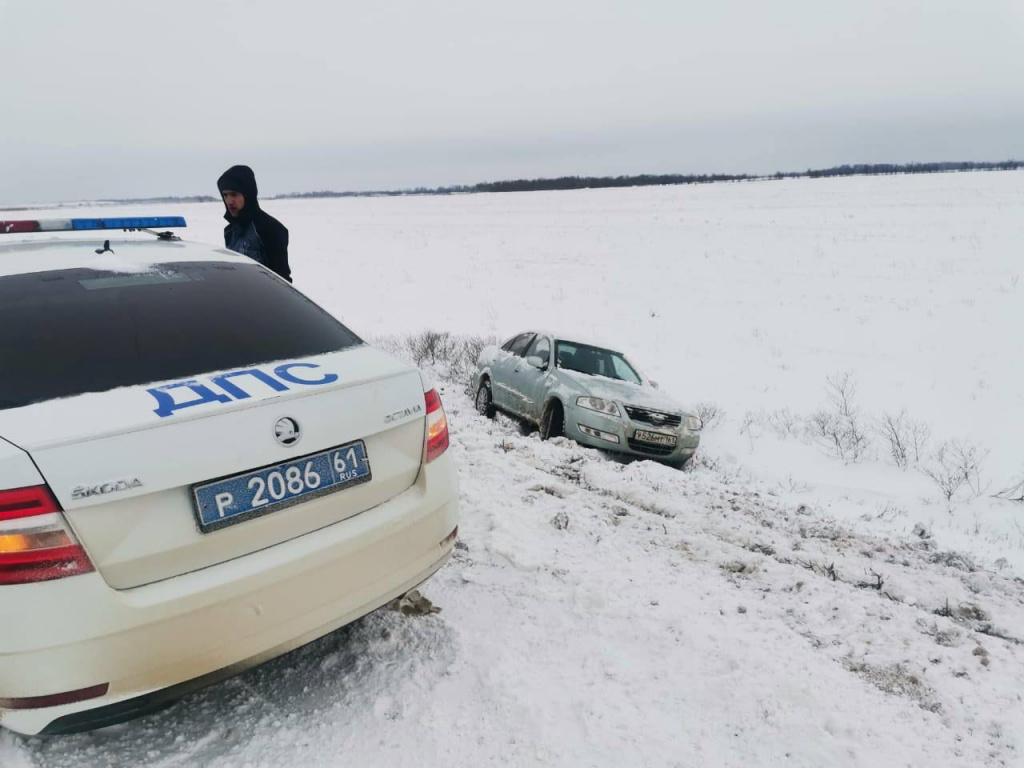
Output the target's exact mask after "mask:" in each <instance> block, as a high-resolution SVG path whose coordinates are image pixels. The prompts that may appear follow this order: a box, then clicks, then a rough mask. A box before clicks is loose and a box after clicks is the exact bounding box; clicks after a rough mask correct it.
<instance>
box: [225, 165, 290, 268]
mask: <svg viewBox="0 0 1024 768" xmlns="http://www.w3.org/2000/svg"><path fill="white" fill-rule="evenodd" d="M217 189H219V190H220V196H221V197H222V198H223V200H224V207H225V208H226V209H227V211H226V212H225V214H224V218H225V219H227V222H228V225H227V226H226V227H224V245H225V246H227V248H228V249H230V250H232V251H235V252H236V253H241V254H242V255H244V256H248V257H249V258H250V259H252V260H253V261H258V262H259V263H260V264H262V265H263V266H265V267H266V268H267V269H269V270H271V271H273V272H276V273H277V274H279V275H280V276H281V277H283V278H284V279H285V280H287V281H288V282H289V283H290V282H291V281H292V271H291V269H289V267H288V230H287V229H285V227H284V225H283V224H282V223H281V222H280V221H278V220H277V219H275V218H274V217H273V216H271V215H270V214H269V213H267V212H266V211H264V210H263V209H262V208H260V201H259V197H258V190H257V189H256V175H255V174H254V173H253V172H252V168H250V167H249V166H247V165H234V166H232V167H230V168H228V169H227V170H226V171H224V175H223V176H221V177H220V178H219V179H217Z"/></svg>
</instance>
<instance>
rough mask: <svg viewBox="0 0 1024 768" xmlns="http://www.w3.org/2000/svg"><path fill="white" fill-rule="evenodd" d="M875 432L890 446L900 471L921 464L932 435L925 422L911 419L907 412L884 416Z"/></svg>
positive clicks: (891, 453) (894, 461)
mask: <svg viewBox="0 0 1024 768" xmlns="http://www.w3.org/2000/svg"><path fill="white" fill-rule="evenodd" d="M875 430H876V431H877V432H878V434H879V435H880V436H881V437H882V439H883V440H885V442H886V444H887V445H888V446H889V457H890V458H891V459H892V460H893V463H894V464H896V466H897V467H899V468H900V469H906V468H907V467H908V466H910V464H919V463H920V462H921V456H922V455H923V454H924V452H925V449H926V447H927V445H928V440H929V439H930V438H931V433H932V431H931V429H930V428H929V427H928V425H927V424H925V423H924V422H920V421H916V420H914V419H911V418H909V417H908V416H907V412H906V410H902V411H900V412H899V413H884V414H882V417H881V418H880V419H879V420H878V423H877V424H876V425H875Z"/></svg>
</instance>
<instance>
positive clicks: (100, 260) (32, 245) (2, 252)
mask: <svg viewBox="0 0 1024 768" xmlns="http://www.w3.org/2000/svg"><path fill="white" fill-rule="evenodd" d="M108 240H109V243H110V250H109V251H105V252H103V253H97V251H100V250H102V249H103V247H104V243H105V242H107V241H108ZM181 261H233V262H249V263H252V261H251V259H248V258H247V257H245V256H242V255H241V254H238V253H235V252H233V251H229V250H226V249H224V248H217V247H214V246H212V245H208V244H204V243H194V242H189V241H183V240H158V239H156V238H152V237H150V238H146V239H142V238H141V237H140V238H135V239H128V238H124V239H120V240H114V239H110V238H106V237H104V236H103V235H102V234H99V235H93V236H91V237H88V238H75V239H69V238H59V237H49V238H46V239H31V240H30V239H26V240H17V241H14V242H10V241H4V242H0V277H7V276H9V275H20V274H30V273H32V272H50V271H53V270H60V269H95V270H101V271H109V272H128V273H138V272H143V271H146V270H147V269H149V268H150V267H152V266H154V265H156V264H167V263H172V262H181Z"/></svg>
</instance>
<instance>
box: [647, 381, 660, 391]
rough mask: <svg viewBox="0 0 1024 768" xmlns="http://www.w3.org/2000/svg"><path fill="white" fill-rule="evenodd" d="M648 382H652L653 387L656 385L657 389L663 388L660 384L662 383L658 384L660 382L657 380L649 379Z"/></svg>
mask: <svg viewBox="0 0 1024 768" xmlns="http://www.w3.org/2000/svg"><path fill="white" fill-rule="evenodd" d="M647 383H648V384H650V385H651V386H652V387H654V388H655V389H661V385H660V384H658V382H656V381H649V382H647Z"/></svg>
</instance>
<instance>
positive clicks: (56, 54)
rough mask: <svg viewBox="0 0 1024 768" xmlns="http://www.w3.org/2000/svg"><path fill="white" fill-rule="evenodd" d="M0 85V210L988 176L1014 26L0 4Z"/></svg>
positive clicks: (274, 2) (487, 11)
mask: <svg viewBox="0 0 1024 768" xmlns="http://www.w3.org/2000/svg"><path fill="white" fill-rule="evenodd" d="M158 8H159V10H157V9H158ZM0 83H2V88H0V126H2V127H0V204H10V203H19V202H43V201H54V200H69V199H84V198H101V197H137V196H148V195H171V194H195V193H206V194H210V193H213V192H215V187H214V183H213V182H214V179H215V178H216V176H217V175H219V173H220V172H221V171H222V170H223V169H224V168H225V167H227V166H228V165H230V164H232V163H236V162H247V163H249V164H251V165H252V166H253V167H254V169H255V170H256V172H257V177H258V178H259V180H260V183H261V188H262V189H263V190H264V191H265V193H267V194H274V193H281V192H288V191H301V190H309V189H322V188H331V189H338V190H341V189H372V188H385V187H404V186H417V185H428V186H435V185H441V184H451V183H468V182H475V181H483V180H488V179H497V178H509V177H519V176H540V175H543V176H552V175H559V174H565V173H579V174H618V173H640V172H704V171H713V170H723V171H752V172H770V171H775V170H799V169H803V168H807V167H820V166H825V165H833V164H837V163H842V162H891V161H896V162H906V161H915V160H916V161H924V160H947V159H948V160H999V159H1005V158H1007V157H1016V158H1024V86H1022V83H1024V3H1022V2H1020V0H978V1H977V2H974V3H964V2H962V0H956V1H955V2H954V1H952V0H921V1H919V2H900V0H857V2H836V1H834V0H833V1H831V2H830V1H829V0H790V1H789V2H786V1H784V0H780V1H779V2H775V3H767V2H755V1H754V0H716V1H715V2H708V0H700V1H699V2H690V1H689V0H686V1H683V0H677V1H676V2H670V1H667V0H647V1H646V2H644V1H643V0H630V1H626V0H622V1H620V2H610V1H609V0H563V1H562V2H559V1H558V0H546V1H544V2H535V1H534V0H518V1H517V2H506V3H501V4H497V3H488V2H485V1H484V2H482V1H481V0H470V1H464V0H446V1H445V2H438V1H436V0H434V1H432V0H378V2H367V1H366V0H363V1H362V2H359V3H351V2H343V1H339V2H312V1H311V0H288V1H285V0H247V1H246V2H243V1H242V0H175V2H174V3H161V4H155V3H148V2H128V1H127V0H122V1H115V0H88V2H84V1H81V0H74V1H73V0H64V1H63V2H58V1H57V0H0Z"/></svg>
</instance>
